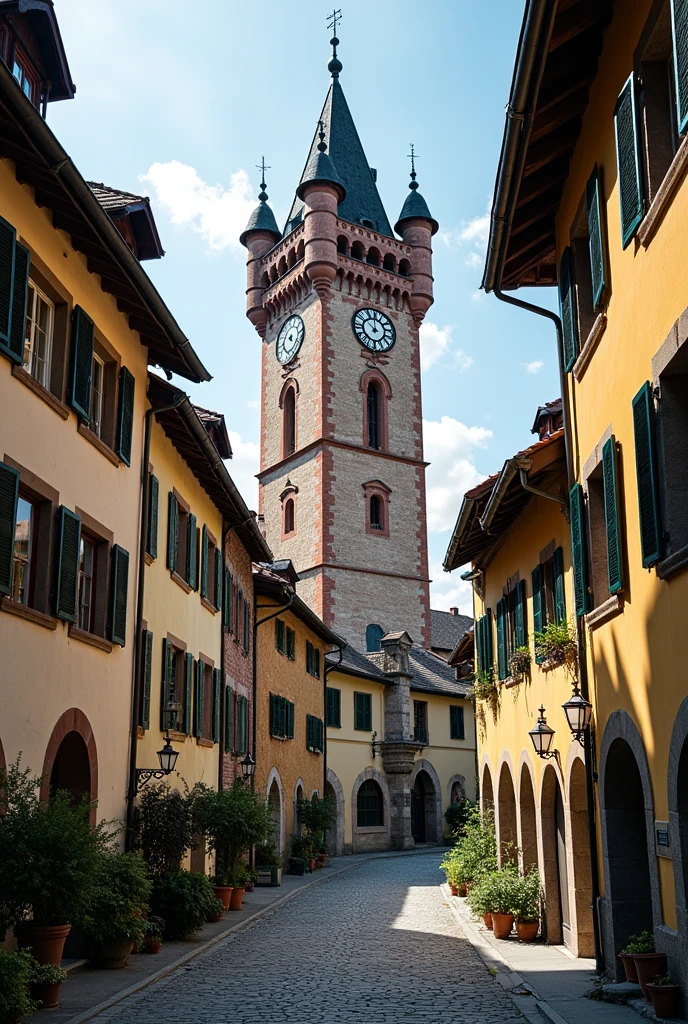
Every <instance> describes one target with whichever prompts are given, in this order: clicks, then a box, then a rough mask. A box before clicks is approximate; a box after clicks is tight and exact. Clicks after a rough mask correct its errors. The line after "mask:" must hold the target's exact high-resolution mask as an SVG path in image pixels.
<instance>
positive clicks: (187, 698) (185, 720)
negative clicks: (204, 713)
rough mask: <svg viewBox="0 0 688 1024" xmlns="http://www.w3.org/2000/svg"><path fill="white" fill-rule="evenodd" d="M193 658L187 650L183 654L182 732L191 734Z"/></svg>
mask: <svg viewBox="0 0 688 1024" xmlns="http://www.w3.org/2000/svg"><path fill="white" fill-rule="evenodd" d="M193 688H194V659H193V654H191V653H190V652H189V651H187V652H186V654H185V655H184V714H183V716H182V732H183V733H186V735H187V736H190V735H191V726H192V718H191V709H192V707H193Z"/></svg>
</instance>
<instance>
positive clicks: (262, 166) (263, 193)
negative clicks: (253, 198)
mask: <svg viewBox="0 0 688 1024" xmlns="http://www.w3.org/2000/svg"><path fill="white" fill-rule="evenodd" d="M256 167H257V168H258V170H259V171H260V175H261V179H262V180H261V182H260V188H261V193H260V195H259V196H258V198H259V199H260V200H261V201H262V202H265V200H266V199H267V198H268V197H267V193H266V191H265V189H266V188H267V185H266V184H265V172H266V171H269V170H270V169H271V168H270V165H269V164H267V165H266V163H265V157H264V156H262V157H261V158H260V163H259V164H256Z"/></svg>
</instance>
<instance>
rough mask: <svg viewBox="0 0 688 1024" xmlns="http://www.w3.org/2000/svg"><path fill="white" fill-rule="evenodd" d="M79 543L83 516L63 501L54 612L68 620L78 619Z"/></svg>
mask: <svg viewBox="0 0 688 1024" xmlns="http://www.w3.org/2000/svg"><path fill="white" fill-rule="evenodd" d="M80 547H81V519H80V518H79V516H77V515H75V514H74V513H73V512H70V511H69V509H68V508H65V507H64V505H60V507H59V509H58V510H57V576H56V580H55V615H56V616H57V618H58V619H64V621H65V622H76V606H77V599H78V597H79V554H80Z"/></svg>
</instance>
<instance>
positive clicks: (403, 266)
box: [399, 260, 411, 277]
mask: <svg viewBox="0 0 688 1024" xmlns="http://www.w3.org/2000/svg"><path fill="white" fill-rule="evenodd" d="M399 273H400V274H401V276H402V277H410V275H411V264H410V263H409V261H408V260H399Z"/></svg>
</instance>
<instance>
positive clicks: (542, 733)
mask: <svg viewBox="0 0 688 1024" xmlns="http://www.w3.org/2000/svg"><path fill="white" fill-rule="evenodd" d="M528 735H529V736H530V738H531V740H532V741H533V746H534V747H535V753H536V754H537V756H538V757H542V758H549V757H558V756H559V751H558V750H552V741H553V739H554V729H552V728H551V727H550V726H549V725H547V719H546V718H545V709H544V707H543V706H542V705H540V715H539V718H538V720H537V722H536V723H535V725H534V726H533V728H532V729H531V730H530V731H529V733H528Z"/></svg>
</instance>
